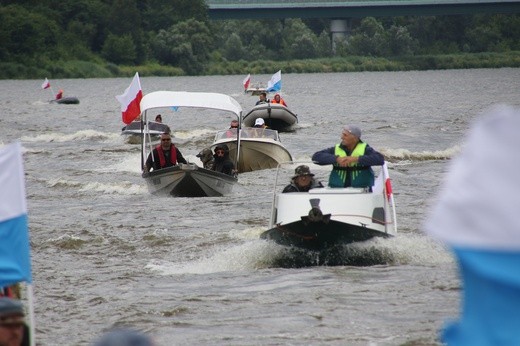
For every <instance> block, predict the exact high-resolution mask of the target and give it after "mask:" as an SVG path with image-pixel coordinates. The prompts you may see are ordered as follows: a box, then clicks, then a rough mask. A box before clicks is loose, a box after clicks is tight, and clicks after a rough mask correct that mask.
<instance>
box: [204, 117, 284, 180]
mask: <svg viewBox="0 0 520 346" xmlns="http://www.w3.org/2000/svg"><path fill="white" fill-rule="evenodd" d="M239 134H240V136H238V139H237V129H228V130H223V131H219V132H217V134H216V135H215V140H214V141H213V144H212V145H211V147H212V148H214V147H216V146H217V145H219V144H226V145H227V146H228V148H229V154H230V155H229V156H230V157H236V156H237V155H236V154H237V143H240V145H239V147H240V151H239V155H238V158H239V159H238V161H235V167H237V170H238V172H239V173H243V172H252V171H257V170H261V169H269V168H276V167H278V165H279V164H280V163H281V162H287V161H292V156H291V153H289V150H287V149H286V148H285V147H284V145H283V144H282V142H281V141H280V136H279V134H278V131H276V130H272V129H264V128H256V127H247V128H241V129H240V131H239Z"/></svg>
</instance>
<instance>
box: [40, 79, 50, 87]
mask: <svg viewBox="0 0 520 346" xmlns="http://www.w3.org/2000/svg"><path fill="white" fill-rule="evenodd" d="M50 87H51V83H49V80H48V79H47V78H45V80H44V81H43V83H42V89H48V88H50Z"/></svg>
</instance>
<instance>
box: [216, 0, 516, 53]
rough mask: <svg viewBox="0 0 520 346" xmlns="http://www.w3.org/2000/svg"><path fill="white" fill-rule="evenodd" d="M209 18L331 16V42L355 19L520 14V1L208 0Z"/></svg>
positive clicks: (338, 37) (329, 17)
mask: <svg viewBox="0 0 520 346" xmlns="http://www.w3.org/2000/svg"><path fill="white" fill-rule="evenodd" d="M206 4H207V5H208V8H209V18H210V19H214V20H217V19H284V18H307V19H310V18H326V19H331V22H330V32H331V34H332V42H333V49H334V42H335V40H336V39H340V38H345V37H346V36H348V35H349V34H350V31H351V27H352V18H364V17H393V16H438V15H469V14H477V13H520V0H346V1H345V0H324V1H317V0H206Z"/></svg>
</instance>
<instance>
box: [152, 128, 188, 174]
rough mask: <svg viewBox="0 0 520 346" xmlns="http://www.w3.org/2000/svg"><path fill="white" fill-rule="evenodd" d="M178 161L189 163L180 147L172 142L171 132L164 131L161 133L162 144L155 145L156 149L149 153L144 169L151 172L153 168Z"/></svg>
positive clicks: (168, 165) (174, 163)
mask: <svg viewBox="0 0 520 346" xmlns="http://www.w3.org/2000/svg"><path fill="white" fill-rule="evenodd" d="M178 163H188V161H186V159H185V158H184V157H183V156H182V154H181V152H180V151H179V149H177V148H176V147H175V145H173V143H172V137H171V136H170V134H169V133H163V134H162V135H161V144H159V145H158V146H156V147H155V149H154V150H153V151H152V152H151V153H150V154H149V155H148V158H147V160H146V165H145V167H144V170H145V171H146V172H150V169H152V168H153V170H154V171H156V170H158V169H161V168H166V167H171V166H175V165H176V164H178Z"/></svg>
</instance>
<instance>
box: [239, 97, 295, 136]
mask: <svg viewBox="0 0 520 346" xmlns="http://www.w3.org/2000/svg"><path fill="white" fill-rule="evenodd" d="M258 118H262V119H264V121H265V124H266V125H267V126H268V127H269V128H271V129H273V130H277V131H280V132H288V131H292V130H293V127H294V125H296V123H298V116H297V115H296V114H295V113H293V112H292V111H291V110H290V109H289V108H287V107H285V106H283V105H281V104H278V103H261V104H259V105H256V106H254V107H253V108H252V109H251V110H250V111H249V112H248V113H247V114H246V115H244V120H243V125H244V126H253V125H254V124H255V121H256V119H258Z"/></svg>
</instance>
